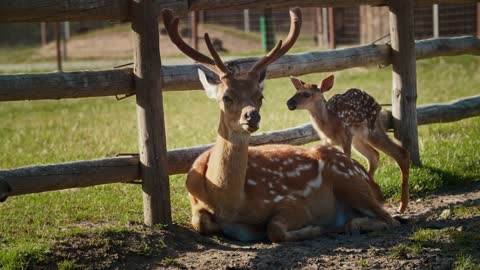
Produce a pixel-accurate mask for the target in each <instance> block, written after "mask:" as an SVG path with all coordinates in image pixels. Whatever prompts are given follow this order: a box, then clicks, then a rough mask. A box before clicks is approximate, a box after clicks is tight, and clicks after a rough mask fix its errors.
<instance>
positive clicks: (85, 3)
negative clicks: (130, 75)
mask: <svg viewBox="0 0 480 270" xmlns="http://www.w3.org/2000/svg"><path fill="white" fill-rule="evenodd" d="M155 2H156V3H155V5H156V6H157V12H158V13H159V12H160V10H161V9H162V8H170V9H173V10H174V11H175V13H176V14H177V15H178V16H184V15H186V14H188V12H190V11H199V10H212V9H229V10H232V9H248V8H280V7H290V6H292V2H291V1H284V0H260V1H252V0H156V1H155ZM415 2H416V5H431V4H445V3H449V4H462V3H476V2H477V0H417V1H415ZM294 3H295V4H294V5H295V6H299V7H349V6H359V5H374V6H381V5H388V0H297V1H295V2H294ZM129 7H130V1H128V0H61V1H59V0H14V1H7V0H5V1H0V22H49V21H82V20H110V21H129V20H130V18H131V15H130V11H129Z"/></svg>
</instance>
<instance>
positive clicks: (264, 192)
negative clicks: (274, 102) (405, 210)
mask: <svg viewBox="0 0 480 270" xmlns="http://www.w3.org/2000/svg"><path fill="white" fill-rule="evenodd" d="M290 17H291V26H290V32H289V35H288V37H287V40H286V41H285V43H283V45H282V42H281V41H280V42H279V43H278V44H277V46H275V48H274V49H272V51H271V52H270V53H268V54H267V55H266V56H264V57H263V58H261V59H260V60H259V61H258V62H256V63H255V64H254V65H253V67H252V68H251V69H250V70H249V72H248V76H247V78H246V79H238V78H236V77H235V76H234V74H233V73H232V72H231V71H230V70H229V69H228V68H227V67H226V66H225V64H224V63H223V62H222V61H221V59H220V57H219V56H218V54H217V53H216V52H215V50H214V49H213V47H212V45H211V43H210V39H209V37H208V35H205V41H206V43H207V48H208V49H209V51H210V54H211V55H212V58H213V59H212V58H210V57H207V56H205V55H203V54H201V53H200V52H198V51H196V50H194V49H192V48H191V47H190V46H188V45H187V44H186V43H185V42H183V40H182V39H181V38H180V36H179V35H178V19H174V18H173V15H172V13H171V12H170V11H168V10H166V11H164V12H163V19H164V23H165V26H166V28H167V31H168V33H169V36H170V38H171V40H172V42H173V43H174V44H175V45H177V47H178V48H179V49H180V50H181V51H182V52H184V53H185V54H186V55H188V56H190V57H191V58H193V59H194V60H196V61H198V62H200V63H201V64H202V65H204V66H205V67H207V68H209V69H211V70H212V71H214V72H215V73H216V74H217V75H218V76H219V78H220V82H218V83H211V82H210V81H209V80H208V79H207V77H206V75H205V73H203V71H201V70H200V69H199V77H200V80H201V82H202V85H203V86H204V88H205V91H206V93H207V95H208V96H209V97H211V98H214V99H215V100H217V102H218V104H219V107H220V123H219V126H218V136H217V140H216V142H215V144H214V146H212V148H210V149H209V150H207V151H206V152H204V153H203V154H201V155H200V156H199V157H198V158H197V159H196V160H195V162H194V164H193V165H192V167H191V169H190V171H189V173H188V175H187V183H186V186H187V190H188V193H189V198H190V205H191V210H192V226H193V228H194V229H195V230H196V231H198V232H200V233H202V234H211V233H220V232H223V233H224V234H226V235H227V236H230V237H232V238H235V239H238V240H241V241H250V240H257V239H261V238H263V237H265V236H268V238H269V239H270V240H271V241H275V242H277V241H291V240H299V239H309V238H312V237H316V236H318V235H320V234H322V233H323V232H325V230H332V231H345V230H351V229H365V230H374V229H379V228H385V227H390V226H393V225H397V224H398V222H397V221H396V220H395V219H393V218H392V217H391V216H390V215H389V214H388V213H387V212H386V211H385V210H384V209H383V208H382V201H381V199H379V198H378V197H376V194H375V191H374V189H377V190H378V191H379V189H378V186H376V185H375V183H374V182H373V181H372V179H371V177H370V176H369V175H368V173H367V172H366V171H365V169H364V168H363V167H362V166H361V165H360V164H358V163H357V162H355V161H353V160H352V159H350V158H349V157H347V156H346V155H344V154H342V153H340V152H339V151H337V150H336V149H334V148H332V147H323V146H322V147H317V148H313V149H305V148H302V147H295V146H289V145H264V146H258V147H249V139H250V134H251V133H252V132H254V131H256V130H257V129H258V126H259V122H260V107H261V105H262V98H263V95H262V92H263V82H264V79H265V71H266V67H267V66H268V64H270V63H272V62H273V61H275V60H276V59H278V58H280V57H281V56H282V55H283V54H285V53H286V52H287V51H288V50H289V49H290V47H291V46H293V44H294V43H295V40H296V39H297V37H298V34H299V31H300V24H301V13H300V10H299V9H298V8H296V9H292V10H291V11H290Z"/></svg>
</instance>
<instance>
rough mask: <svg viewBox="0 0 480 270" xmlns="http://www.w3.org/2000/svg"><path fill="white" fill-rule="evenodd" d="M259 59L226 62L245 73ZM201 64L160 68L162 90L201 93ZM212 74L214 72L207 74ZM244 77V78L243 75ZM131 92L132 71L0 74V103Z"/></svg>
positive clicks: (420, 54)
mask: <svg viewBox="0 0 480 270" xmlns="http://www.w3.org/2000/svg"><path fill="white" fill-rule="evenodd" d="M415 51H416V58H417V59H426V58H432V57H437V56H452V55H461V54H473V55H480V39H478V38H476V37H472V36H467V37H456V38H439V39H426V40H420V41H417V42H416V48H415ZM389 54H390V48H389V47H388V46H387V45H365V46H360V47H353V48H348V49H339V50H335V51H322V52H308V53H302V54H292V55H286V56H283V57H282V58H280V59H279V60H277V61H275V62H274V63H273V64H271V65H270V66H269V68H268V70H267V76H268V78H269V79H273V78H281V77H287V76H290V75H294V76H301V75H306V74H309V73H317V72H331V71H338V70H343V69H347V68H353V67H360V66H368V65H382V66H385V65H389V64H390V58H389ZM257 60H258V58H257V57H251V58H242V59H236V60H233V61H228V62H227V63H228V64H229V65H230V66H233V67H234V69H235V70H237V72H239V73H240V74H245V73H246V71H247V70H248V69H249V68H250V67H251V65H252V64H253V63H254V62H256V61H257ZM198 68H201V66H200V65H181V66H163V67H162V71H161V74H162V76H161V77H162V85H163V90H164V91H180V90H194V89H201V88H202V86H201V84H200V82H199V80H198V73H197V69H198ZM205 72H207V73H209V74H210V75H211V76H215V75H214V74H213V73H212V72H210V71H208V70H205ZM241 76H242V75H241ZM129 94H135V90H134V87H133V70H132V69H131V68H124V69H116V70H103V71H80V72H63V73H43V74H15V75H0V101H14V100H37V99H64V98H83V97H100V96H113V95H129Z"/></svg>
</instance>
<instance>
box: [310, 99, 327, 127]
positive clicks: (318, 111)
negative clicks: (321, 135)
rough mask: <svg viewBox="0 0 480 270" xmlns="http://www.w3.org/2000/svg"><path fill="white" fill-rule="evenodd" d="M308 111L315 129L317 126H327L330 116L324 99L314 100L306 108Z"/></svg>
mask: <svg viewBox="0 0 480 270" xmlns="http://www.w3.org/2000/svg"><path fill="white" fill-rule="evenodd" d="M308 112H309V113H310V118H311V120H312V122H313V123H314V127H315V129H317V128H318V127H319V126H320V127H322V128H323V127H325V126H328V125H327V124H328V122H330V117H329V113H328V110H327V103H326V101H325V100H322V101H320V102H316V103H315V104H314V105H313V106H311V107H310V108H309V109H308Z"/></svg>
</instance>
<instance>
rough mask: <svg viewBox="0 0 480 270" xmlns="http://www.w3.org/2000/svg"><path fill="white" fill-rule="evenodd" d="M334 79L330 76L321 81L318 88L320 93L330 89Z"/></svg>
mask: <svg viewBox="0 0 480 270" xmlns="http://www.w3.org/2000/svg"><path fill="white" fill-rule="evenodd" d="M334 78H335V77H334V76H333V75H330V76H328V77H327V78H325V79H323V81H322V84H321V86H320V91H322V93H323V92H327V91H328V90H330V89H332V87H333V79H334Z"/></svg>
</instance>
